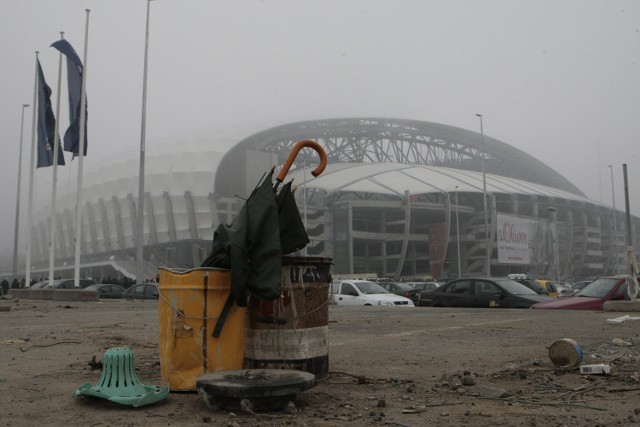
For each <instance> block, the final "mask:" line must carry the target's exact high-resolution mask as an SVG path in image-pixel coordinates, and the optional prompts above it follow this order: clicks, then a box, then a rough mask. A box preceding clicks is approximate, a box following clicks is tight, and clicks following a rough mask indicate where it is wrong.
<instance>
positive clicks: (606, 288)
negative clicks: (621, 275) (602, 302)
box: [576, 277, 620, 298]
mask: <svg viewBox="0 0 640 427" xmlns="http://www.w3.org/2000/svg"><path fill="white" fill-rule="evenodd" d="M619 280H620V279H616V278H615V277H612V278H603V279H596V280H594V281H593V282H591V283H589V284H588V285H587V286H585V287H584V288H582V289H581V290H580V291H578V292H577V293H576V296H579V297H590V298H604V297H605V296H606V295H607V294H608V293H609V292H610V291H611V289H612V288H613V287H614V286H615V284H616V283H618V281H619Z"/></svg>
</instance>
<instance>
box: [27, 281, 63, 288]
mask: <svg viewBox="0 0 640 427" xmlns="http://www.w3.org/2000/svg"><path fill="white" fill-rule="evenodd" d="M58 283H60V280H54V281H53V286H55V285H56V284H58ZM48 286H49V280H41V281H39V282H37V283H34V284H33V285H31V289H44V288H46V287H48Z"/></svg>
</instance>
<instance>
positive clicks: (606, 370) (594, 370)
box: [580, 363, 611, 375]
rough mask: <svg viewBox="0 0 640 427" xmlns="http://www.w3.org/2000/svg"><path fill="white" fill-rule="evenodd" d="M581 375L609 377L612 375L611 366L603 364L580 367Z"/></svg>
mask: <svg viewBox="0 0 640 427" xmlns="http://www.w3.org/2000/svg"><path fill="white" fill-rule="evenodd" d="M580 373H581V374H591V375H609V374H610V373H611V366H609V365H605V364H602V363H600V364H595V365H582V366H580Z"/></svg>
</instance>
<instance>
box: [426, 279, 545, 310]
mask: <svg viewBox="0 0 640 427" xmlns="http://www.w3.org/2000/svg"><path fill="white" fill-rule="evenodd" d="M546 301H553V298H551V297H548V296H544V295H538V294H537V293H535V292H534V291H532V290H531V289H529V288H527V287H526V286H524V285H523V284H521V283H518V282H516V281H513V280H510V279H498V278H491V279H473V278H468V279H457V280H453V281H451V282H449V283H447V284H446V285H443V286H440V287H438V288H436V289H435V290H433V291H423V292H421V294H420V299H419V305H421V306H430V307H479V308H480V307H492V308H498V307H500V308H529V307H531V306H532V305H533V304H536V303H539V302H546Z"/></svg>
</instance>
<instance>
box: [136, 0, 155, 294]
mask: <svg viewBox="0 0 640 427" xmlns="http://www.w3.org/2000/svg"><path fill="white" fill-rule="evenodd" d="M150 7H151V0H147V23H146V27H145V37H144V71H143V74H142V123H141V126H140V129H141V130H140V172H139V176H138V218H137V222H136V223H137V230H136V264H137V265H136V283H143V282H144V279H143V277H142V276H143V273H142V271H143V265H144V259H143V247H144V242H143V241H142V239H143V238H144V230H143V228H144V161H145V139H146V130H147V70H148V64H149V9H150Z"/></svg>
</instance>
